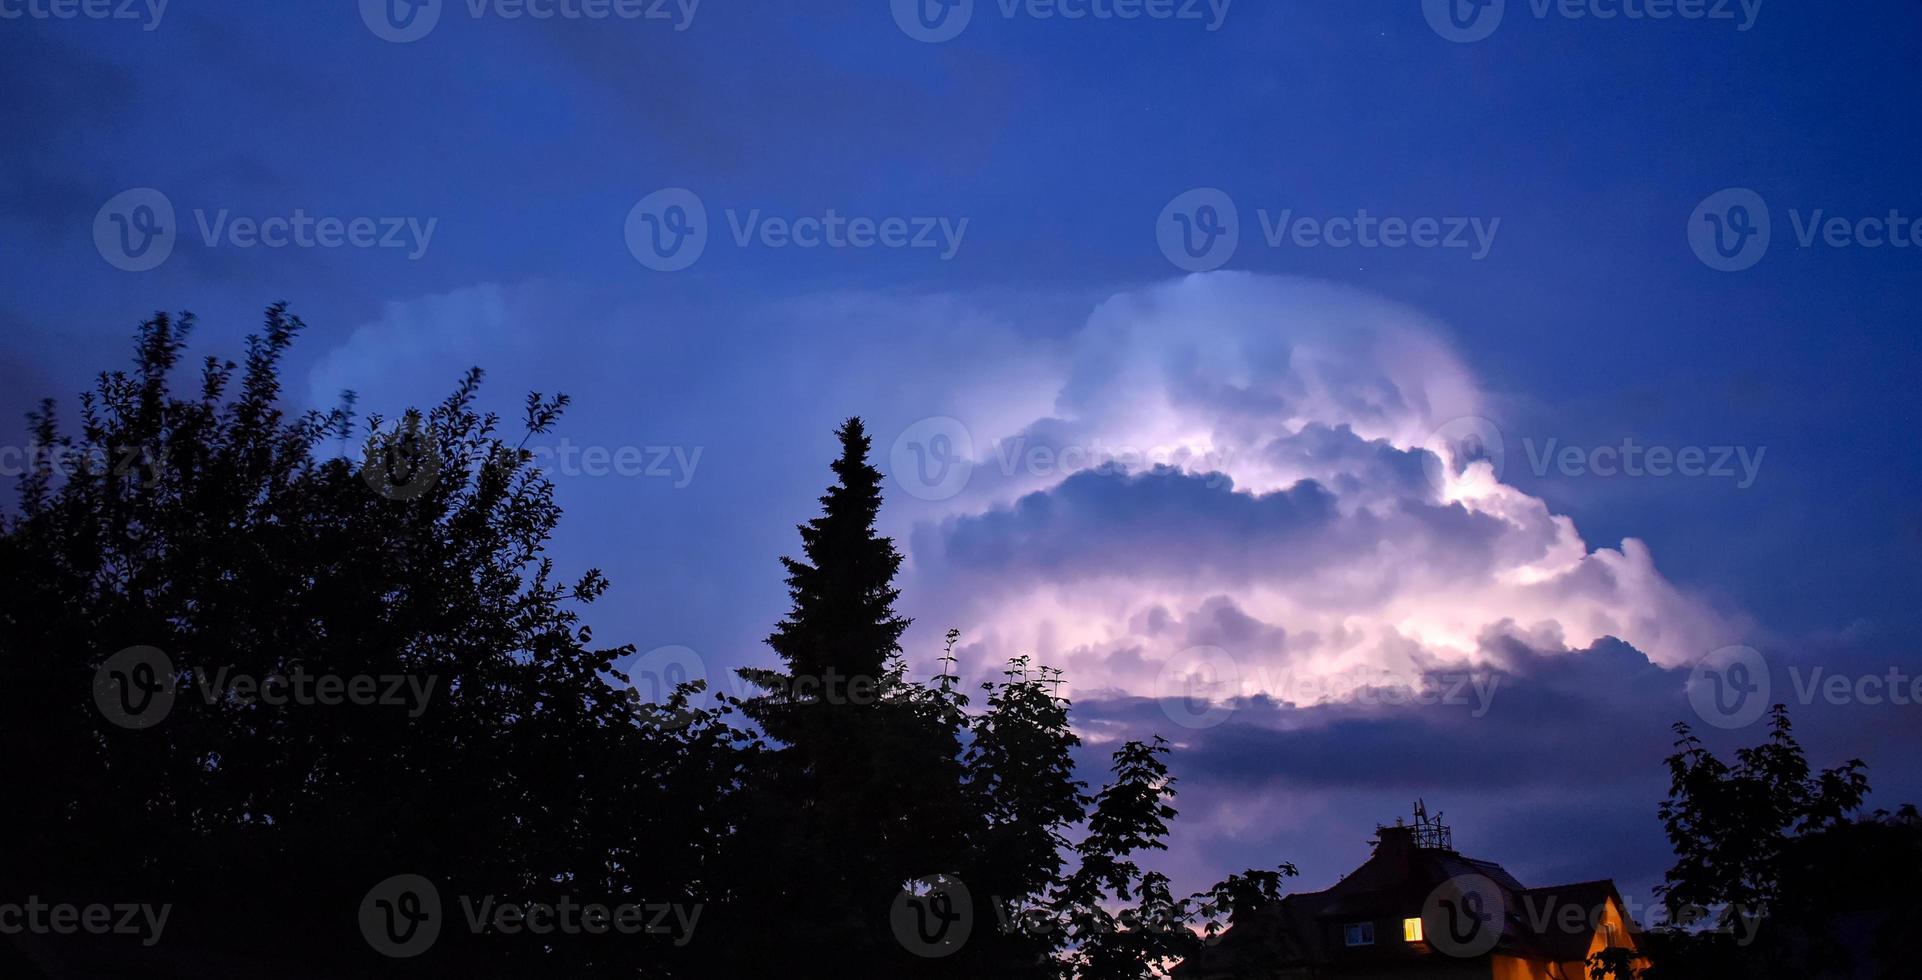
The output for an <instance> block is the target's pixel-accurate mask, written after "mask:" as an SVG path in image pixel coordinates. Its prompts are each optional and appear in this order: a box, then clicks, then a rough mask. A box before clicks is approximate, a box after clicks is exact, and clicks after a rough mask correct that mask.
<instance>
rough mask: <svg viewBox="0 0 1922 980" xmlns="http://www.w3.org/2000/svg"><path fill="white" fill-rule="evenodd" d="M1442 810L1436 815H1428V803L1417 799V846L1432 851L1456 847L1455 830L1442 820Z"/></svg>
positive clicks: (1436, 812)
mask: <svg viewBox="0 0 1922 980" xmlns="http://www.w3.org/2000/svg"><path fill="white" fill-rule="evenodd" d="M1441 820H1442V814H1441V811H1440V810H1437V811H1435V816H1434V817H1433V818H1430V817H1429V816H1428V805H1427V804H1426V803H1423V802H1422V801H1421V800H1416V801H1415V846H1416V847H1419V848H1422V849H1424V850H1430V851H1452V850H1454V849H1455V832H1454V831H1453V830H1450V829H1449V827H1448V826H1447V825H1446V824H1444V823H1442V822H1441Z"/></svg>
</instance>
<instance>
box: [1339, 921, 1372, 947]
mask: <svg viewBox="0 0 1922 980" xmlns="http://www.w3.org/2000/svg"><path fill="white" fill-rule="evenodd" d="M1345 931H1346V932H1347V940H1348V945H1350V946H1373V945H1375V924H1374V923H1373V922H1350V923H1348V926H1347V929H1346V930H1345Z"/></svg>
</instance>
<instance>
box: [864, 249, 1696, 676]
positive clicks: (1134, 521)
mask: <svg viewBox="0 0 1922 980" xmlns="http://www.w3.org/2000/svg"><path fill="white" fill-rule="evenodd" d="M1050 363H1051V364H1052V365H1054V369H1055V371H1056V373H1057V374H1058V378H1056V379H1054V380H1053V382H1052V384H1053V385H1054V387H1055V398H1054V403H1053V406H1052V409H1051V410H1050V411H1049V412H1048V413H1047V415H1046V416H1045V417H1040V418H1034V419H1032V420H1029V421H1017V422H1015V423H1012V424H1010V423H1007V422H1006V421H1005V418H1006V416H1007V411H1006V403H1005V402H996V403H995V404H990V405H984V406H982V408H981V410H980V414H979V415H978V416H974V418H975V419H976V421H974V422H972V423H971V424H969V436H970V441H971V442H972V458H973V460H974V463H975V465H974V468H973V473H972V475H971V477H970V478H969V479H968V481H967V483H966V489H965V490H963V491H962V492H959V493H957V494H956V495H954V496H953V497H952V498H950V499H945V500H943V501H941V502H940V503H939V505H938V507H939V510H938V511H937V512H935V513H929V512H928V511H927V509H926V508H923V509H922V510H921V511H919V512H917V514H916V520H917V523H916V525H915V527H914V530H913V531H912V532H911V534H910V535H909V548H908V551H909V554H910V565H911V569H912V574H913V575H914V576H915V578H916V583H915V585H914V586H913V587H911V588H910V589H909V590H908V594H909V595H910V596H917V595H918V596H927V597H938V598H934V599H931V600H924V601H931V602H938V603H940V605H939V606H938V607H924V608H921V609H918V610H916V611H917V612H918V613H919V614H920V615H921V617H922V619H923V622H924V623H925V622H936V623H939V624H941V625H943V626H945V625H948V624H953V625H956V626H959V627H961V628H962V629H963V631H964V633H965V634H966V635H967V636H968V639H969V643H968V645H967V646H966V647H965V648H964V651H963V652H964V653H965V654H967V656H968V659H969V660H970V661H971V662H972V663H973V664H974V665H975V667H976V668H977V669H985V668H987V667H989V666H990V665H993V664H996V663H998V662H999V661H1000V660H1001V659H1002V658H1004V657H1006V656H1010V655H1015V654H1022V653H1029V654H1034V655H1036V656H1038V657H1039V658H1040V659H1041V660H1043V661H1045V662H1047V663H1049V664H1052V665H1055V666H1060V667H1064V668H1066V669H1067V677H1068V679H1069V682H1070V684H1071V686H1072V687H1073V689H1074V690H1075V691H1076V692H1078V693H1080V694H1081V695H1083V696H1089V695H1104V696H1107V695H1123V696H1125V695H1152V694H1172V693H1192V691H1193V688H1192V681H1193V678H1194V677H1196V676H1205V677H1206V678H1207V679H1208V680H1209V682H1210V683H1211V684H1212V685H1213V686H1212V687H1211V688H1209V689H1208V690H1207V692H1206V693H1208V694H1211V695H1216V696H1219V697H1222V698H1237V697H1238V698H1251V699H1259V700H1267V701H1273V702H1283V703H1295V704H1313V703H1318V702H1320V701H1325V700H1328V699H1331V698H1335V699H1338V698H1341V697H1343V696H1345V695H1351V694H1352V693H1353V692H1354V691H1355V690H1356V689H1360V688H1367V687H1370V686H1376V685H1384V684H1394V683H1397V682H1398V681H1399V682H1402V683H1419V681H1420V679H1421V678H1423V677H1425V676H1427V675H1429V674H1432V673H1433V672H1435V671H1438V670H1442V669H1446V668H1449V667H1451V666H1454V667H1461V666H1463V665H1466V666H1469V667H1471V668H1477V669H1486V668H1499V667H1500V666H1501V664H1500V663H1499V659H1500V658H1499V655H1498V654H1497V653H1494V652H1491V650H1492V649H1493V648H1492V647H1491V645H1490V644H1489V642H1488V637H1489V636H1490V634H1491V631H1495V632H1498V633H1501V634H1503V635H1512V636H1514V637H1515V638H1517V639H1518V640H1519V641H1521V642H1524V643H1525V644H1526V645H1527V646H1528V647H1529V648H1530V649H1535V650H1544V651H1550V652H1561V653H1562V654H1563V655H1571V656H1574V655H1579V654H1573V653H1569V651H1579V650H1583V649H1586V648H1589V647H1590V646H1591V645H1593V644H1594V643H1595V642H1596V641H1598V640H1600V639H1602V638H1604V637H1609V636H1613V637H1616V638H1619V639H1620V640H1623V641H1625V642H1626V643H1628V644H1631V645H1633V646H1634V647H1635V648H1636V649H1638V650H1640V651H1642V652H1643V653H1645V654H1646V655H1647V656H1648V657H1649V658H1650V659H1651V660H1653V661H1655V662H1656V663H1657V664H1662V665H1676V664H1681V663H1685V662H1688V661H1689V660H1691V659H1693V658H1695V657H1699V656H1700V655H1701V653H1702V652H1703V651H1705V650H1708V649H1711V648H1713V647H1716V646H1719V645H1721V644H1723V643H1726V642H1731V641H1730V640H1728V639H1726V638H1725V637H1727V636H1728V635H1729V634H1728V632H1727V630H1728V626H1727V624H1725V623H1724V622H1722V620H1721V619H1720V618H1719V617H1718V616H1717V614H1715V613H1714V612H1712V611H1710V610H1709V609H1708V608H1706V607H1705V606H1704V605H1703V604H1701V603H1700V602H1698V601H1697V600H1695V599H1693V598H1692V597H1690V596H1688V595H1686V594H1684V593H1682V592H1681V591H1679V590H1678V589H1677V588H1676V587H1675V586H1673V585H1672V584H1671V583H1669V582H1668V581H1667V580H1665V579H1664V578H1663V577H1662V575H1661V574H1660V573H1659V572H1658V571H1657V570H1656V568H1655V564H1654V560H1653V558H1652V557H1651V555H1650V554H1649V552H1648V549H1647V548H1646V547H1645V546H1644V545H1643V544H1642V543H1641V542H1640V541H1637V540H1634V539H1630V540H1626V541H1624V542H1622V543H1621V545H1620V546H1619V548H1601V549H1591V548H1590V547H1589V546H1588V545H1587V544H1586V543H1585V542H1584V541H1583V540H1582V538H1581V536H1580V534H1579V533H1578V532H1577V530H1576V528H1575V526H1574V524H1573V522H1572V521H1570V520H1569V519H1568V518H1567V517H1564V516H1558V515H1555V514H1553V513H1551V512H1550V511H1549V510H1548V508H1547V506H1546V505H1545V504H1544V503H1543V502H1542V501H1541V500H1539V499H1536V498H1533V497H1530V496H1528V495H1526V494H1524V493H1522V492H1520V491H1518V490H1516V489H1515V488H1513V487H1511V486H1509V485H1507V484H1504V483H1502V482H1501V480H1500V475H1499V469H1500V461H1501V457H1502V453H1501V443H1500V434H1499V431H1498V430H1496V429H1494V428H1492V427H1491V426H1490V424H1488V423H1486V422H1484V421H1482V417H1483V416H1486V415H1489V414H1493V410H1492V409H1491V408H1490V406H1489V404H1488V399H1487V398H1486V397H1485V396H1484V394H1483V393H1482V392H1481V391H1480V389H1479V387H1478V385H1477V383H1476V381H1475V378H1474V375H1473V372H1472V371H1471V370H1470V369H1469V367H1468V365H1467V364H1466V363H1464V362H1463V360H1462V359H1461V358H1460V356H1459V355H1458V354H1457V353H1456V352H1455V350H1454V348H1453V347H1452V345H1450V344H1449V343H1448V341H1447V339H1446V335H1445V333H1444V331H1443V330H1442V328H1441V327H1440V326H1439V325H1438V324H1436V323H1434V322H1432V321H1430V320H1427V319H1425V318H1424V317H1422V316H1421V315H1420V314H1418V313H1416V312H1414V311H1412V310H1409V309H1408V308H1406V307H1403V306H1400V305H1397V304H1394V303H1391V302H1388V301H1385V300H1382V299H1379V298H1376V297H1372V296H1369V295H1366V294H1363V293H1359V292H1355V291H1352V290H1347V289H1341V288H1336V287H1332V286H1327V285H1322V284H1315V283H1308V282H1303V281H1297V280H1288V279H1277V278H1272V277H1263V276H1254V275H1248V274H1228V273H1218V274H1212V275H1201V276H1191V277H1188V278H1186V279H1182V280H1179V281H1176V282H1172V283H1168V284H1165V285H1162V286H1158V287H1154V288H1150V289H1145V290H1141V291H1138V292H1129V293H1124V294H1121V295H1117V296H1114V297H1112V298H1110V299H1108V300H1107V301H1106V302H1104V303H1102V304H1100V305H1099V306H1098V308H1096V309H1095V311H1094V312H1093V314H1092V315H1091V316H1090V317H1089V318H1088V320H1087V323H1086V324H1085V326H1083V327H1082V329H1081V330H1080V331H1079V332H1078V333H1077V334H1076V335H1075V336H1074V337H1073V338H1072V339H1071V340H1069V341H1067V342H1066V344H1065V353H1062V352H1061V351H1060V350H1057V351H1056V352H1055V355H1054V356H1053V357H1052V359H1051V361H1050ZM996 413H998V414H996ZM955 414H956V417H957V418H961V419H962V420H963V421H964V422H965V421H967V420H968V418H969V416H968V414H967V410H966V409H965V408H963V409H960V410H957V412H956V413H955ZM990 417H994V418H997V421H996V422H995V423H993V424H984V423H982V422H981V421H979V420H980V419H986V418H990ZM991 428H992V429H994V431H987V430H989V429H991ZM897 448H898V446H897ZM1197 651H1199V652H1197ZM1224 661H1225V662H1224ZM1191 668H1193V669H1191ZM1171 677H1172V678H1174V679H1176V680H1178V681H1180V682H1181V683H1182V684H1183V685H1186V686H1184V687H1183V689H1182V690H1180V691H1173V690H1169V685H1170V678H1171Z"/></svg>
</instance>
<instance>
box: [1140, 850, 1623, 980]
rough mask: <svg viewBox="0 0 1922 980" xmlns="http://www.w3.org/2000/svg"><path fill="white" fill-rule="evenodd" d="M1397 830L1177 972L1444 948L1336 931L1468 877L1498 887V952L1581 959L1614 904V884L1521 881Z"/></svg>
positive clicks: (1272, 967)
mask: <svg viewBox="0 0 1922 980" xmlns="http://www.w3.org/2000/svg"><path fill="white" fill-rule="evenodd" d="M1402 830H1404V828H1398V827H1389V828H1382V833H1381V836H1380V838H1379V839H1378V841H1377V843H1376V847H1375V853H1374V855H1373V856H1371V857H1370V858H1369V859H1368V861H1366V862H1365V863H1363V864H1362V865H1361V866H1360V867H1358V868H1356V869H1355V870H1354V871H1352V872H1350V873H1349V874H1348V875H1347V876H1345V877H1344V878H1342V879H1341V881H1339V882H1337V883H1336V884H1335V885H1333V886H1332V887H1329V888H1327V889H1324V890H1322V891H1318V892H1297V893H1295V894H1291V895H1288V896H1287V897H1285V898H1283V899H1282V900H1281V901H1279V902H1277V903H1275V904H1273V905H1270V906H1268V907H1267V908H1263V909H1261V910H1259V911H1257V912H1256V913H1255V914H1253V915H1251V916H1244V917H1243V921H1241V922H1238V923H1236V924H1235V925H1234V926H1233V927H1231V928H1230V929H1228V930H1227V931H1226V932H1224V933H1223V934H1222V935H1221V936H1220V937H1219V939H1218V940H1217V942H1216V944H1215V945H1214V946H1211V947H1209V948H1207V949H1206V950H1204V951H1203V952H1202V953H1200V954H1199V955H1197V956H1194V957H1191V958H1190V959H1189V961H1188V962H1186V963H1183V964H1182V966H1181V967H1180V968H1179V969H1177V970H1176V973H1175V975H1176V976H1177V977H1180V978H1182V980H1213V978H1230V977H1232V978H1243V977H1264V976H1280V975H1281V971H1283V970H1285V969H1287V968H1290V967H1300V966H1306V965H1328V964H1332V963H1335V962H1337V961H1338V960H1347V959H1351V958H1366V959H1371V960H1374V961H1377V962H1380V961H1387V960H1416V959H1427V958H1430V957H1433V956H1436V955H1442V954H1440V953H1439V952H1437V951H1436V950H1434V949H1432V948H1431V947H1429V946H1428V945H1426V944H1406V943H1401V942H1399V940H1400V936H1399V934H1396V935H1395V936H1393V937H1392V938H1393V939H1394V940H1396V941H1395V942H1388V941H1380V942H1377V944H1376V945H1375V946H1374V947H1372V948H1370V949H1366V950H1348V949H1346V948H1345V947H1343V946H1342V945H1341V941H1340V936H1341V932H1340V930H1341V927H1342V926H1343V925H1344V924H1345V923H1347V922H1351V921H1356V920H1367V921H1374V922H1383V921H1389V922H1393V921H1397V920H1400V919H1404V918H1411V917H1417V916H1420V915H1422V910H1423V907H1424V904H1425V903H1426V902H1427V900H1428V898H1429V897H1430V896H1431V895H1432V894H1434V893H1435V891H1436V889H1437V888H1439V887H1440V886H1441V885H1442V884H1444V883H1446V882H1448V881H1450V880H1451V879H1460V878H1462V877H1464V876H1469V875H1474V876H1479V877H1482V878H1486V879H1487V880H1488V881H1490V882H1492V883H1493V884H1494V886H1495V888H1496V889H1497V890H1498V891H1499V892H1500V893H1501V899H1502V906H1503V910H1504V915H1503V922H1502V936H1501V939H1500V941H1499V942H1498V944H1497V947H1496V949H1497V950H1500V951H1505V952H1508V953H1510V954H1512V955H1518V956H1523V957H1526V958H1529V959H1540V960H1553V961H1557V962H1569V961H1579V960H1583V959H1586V958H1587V956H1588V948H1589V945H1590V943H1591V942H1592V940H1593V937H1594V932H1595V927H1596V923H1597V922H1598V916H1599V910H1600V909H1602V908H1603V907H1604V906H1605V905H1606V903H1608V902H1609V901H1611V900H1612V901H1613V902H1614V903H1615V905H1616V907H1617V908H1618V909H1620V908H1621V897H1620V895H1619V894H1618V893H1617V892H1616V890H1615V885H1614V883H1613V882H1610V881H1606V880H1603V881H1587V882H1578V883H1574V884H1567V885H1555V886H1550V887H1546V888H1527V887H1525V886H1524V885H1523V884H1522V883H1521V882H1520V881H1519V880H1517V879H1516V878H1515V876H1514V875H1512V874H1510V873H1509V872H1508V870H1507V869H1506V868H1503V867H1502V866H1501V865H1500V864H1497V863H1495V862H1493V861H1486V860H1481V859H1477V858H1472V857H1467V856H1465V855H1462V854H1460V853H1458V852H1456V851H1453V850H1447V849H1443V848H1437V847H1419V846H1416V844H1415V843H1414V839H1413V837H1412V836H1409V835H1407V834H1404V833H1400V831H1402ZM1483 887H1486V886H1483ZM1571 908H1575V909H1579V911H1580V914H1579V916H1577V915H1576V914H1575V913H1574V912H1571V911H1568V910H1569V909H1571ZM1570 923H1573V926H1572V927H1571V926H1570ZM1382 938H1383V939H1386V938H1388V937H1382Z"/></svg>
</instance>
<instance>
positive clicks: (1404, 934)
mask: <svg viewBox="0 0 1922 980" xmlns="http://www.w3.org/2000/svg"><path fill="white" fill-rule="evenodd" d="M1401 938H1402V939H1403V940H1404V941H1407V942H1411V943H1418V942H1421V920H1420V919H1403V920H1401Z"/></svg>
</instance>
